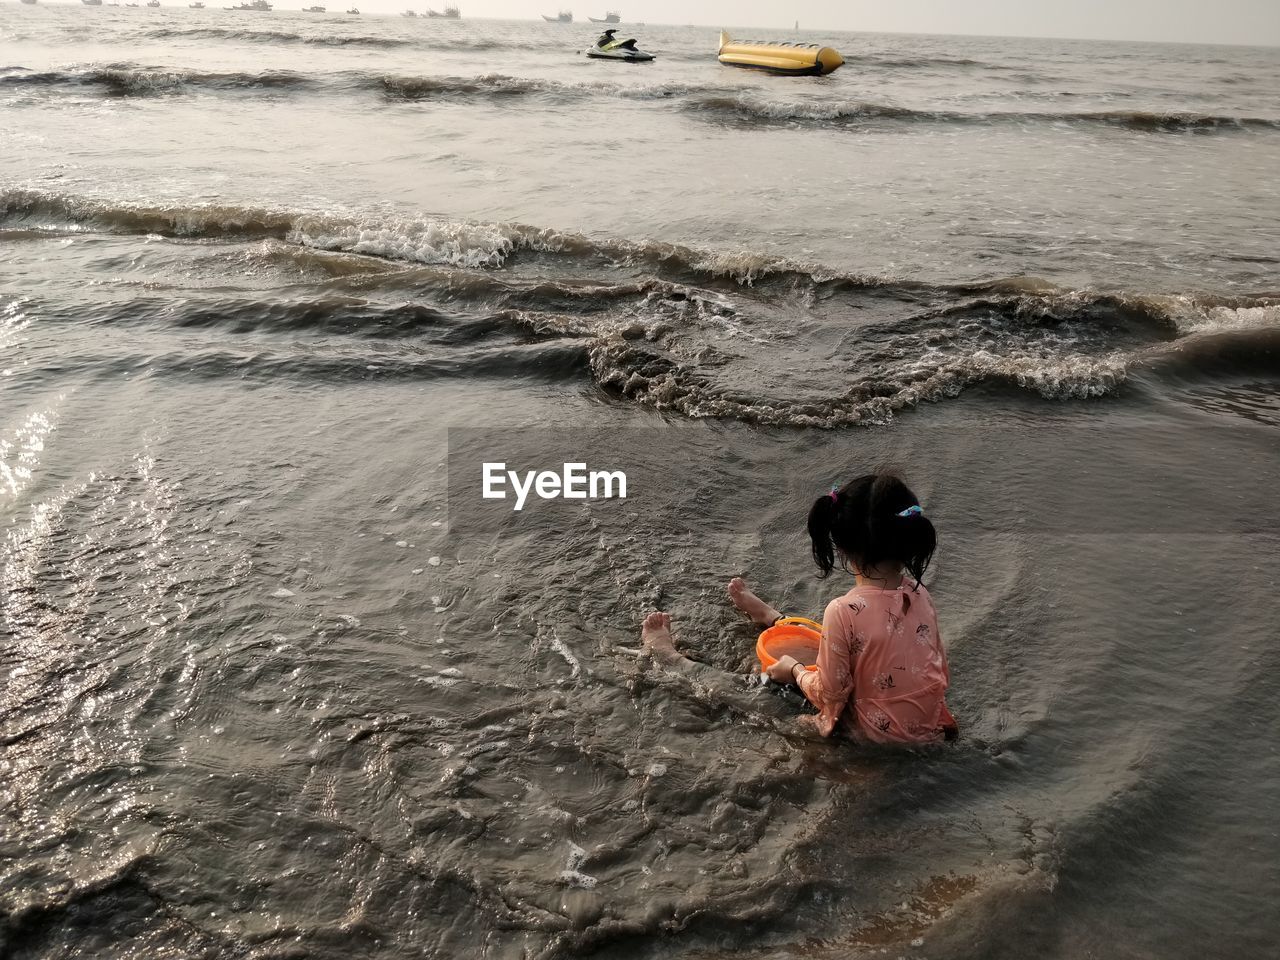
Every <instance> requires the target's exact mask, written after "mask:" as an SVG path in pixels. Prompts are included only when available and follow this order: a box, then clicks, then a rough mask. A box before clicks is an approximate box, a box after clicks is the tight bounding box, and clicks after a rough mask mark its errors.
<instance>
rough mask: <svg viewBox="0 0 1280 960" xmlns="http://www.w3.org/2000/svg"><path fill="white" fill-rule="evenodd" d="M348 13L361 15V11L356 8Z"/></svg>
mask: <svg viewBox="0 0 1280 960" xmlns="http://www.w3.org/2000/svg"><path fill="white" fill-rule="evenodd" d="M347 13H352V14H355V15H356V16H359V15H360V11H359V10H357V9H356V8H355V7H352V8H351V9H350V10H348V11H347Z"/></svg>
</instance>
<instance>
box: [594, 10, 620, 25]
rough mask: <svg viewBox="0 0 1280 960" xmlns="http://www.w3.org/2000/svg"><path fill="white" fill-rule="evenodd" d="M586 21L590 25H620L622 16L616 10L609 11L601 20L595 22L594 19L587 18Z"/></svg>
mask: <svg viewBox="0 0 1280 960" xmlns="http://www.w3.org/2000/svg"><path fill="white" fill-rule="evenodd" d="M587 19H588V20H590V21H591V22H592V23H621V22H622V14H620V13H619V12H618V11H617V10H610V11H609V12H608V13H606V14H605V15H604V19H603V20H597V19H596V18H595V17H587Z"/></svg>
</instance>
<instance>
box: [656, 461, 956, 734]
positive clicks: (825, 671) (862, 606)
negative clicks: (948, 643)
mask: <svg viewBox="0 0 1280 960" xmlns="http://www.w3.org/2000/svg"><path fill="white" fill-rule="evenodd" d="M809 538H810V539H811V540H812V541H813V559H814V560H815V562H816V563H817V564H818V569H819V571H820V574H819V575H820V576H822V577H826V576H828V575H829V574H830V573H831V572H832V570H834V569H835V566H836V559H837V557H838V558H839V560H840V564H841V566H842V568H844V569H845V570H848V571H850V572H851V573H853V575H854V584H853V586H852V587H851V588H850V589H849V590H848V592H847V593H845V594H844V595H843V596H840V597H837V598H836V599H835V600H832V601H831V602H830V603H829V604H827V609H826V612H825V613H824V614H823V618H822V640H821V643H820V645H819V648H818V669H817V670H816V671H809V670H805V669H804V666H805V665H804V664H802V663H800V662H799V661H797V660H796V659H795V658H794V657H789V656H788V657H783V658H782V659H781V660H779V661H778V662H777V663H775V664H774V665H773V666H771V667H770V668H769V670H768V676H769V679H771V680H774V681H777V682H778V683H794V684H796V685H797V686H798V687H799V688H800V690H801V691H802V692H803V693H804V695H805V696H806V697H807V698H808V699H809V701H810V702H811V703H812V704H813V705H814V706H815V707H817V708H818V710H819V714H818V716H817V718H816V722H817V727H818V731H819V732H820V733H821V734H822V735H823V736H824V737H827V736H830V735H831V733H832V732H833V731H834V730H835V729H836V727H837V726H839V727H840V728H841V729H842V730H844V731H845V732H846V733H848V734H850V735H852V736H854V737H856V738H859V739H863V740H869V741H872V742H876V743H888V744H909V745H918V744H926V743H937V742H939V741H941V740H944V739H947V740H951V739H954V738H955V737H956V735H957V732H958V731H957V728H956V722H955V720H954V719H953V718H952V716H951V712H950V711H949V710H948V709H947V704H946V701H945V700H944V699H943V694H945V693H946V690H947V685H948V683H949V679H950V674H949V672H948V669H947V653H946V649H945V648H944V647H943V645H942V637H941V636H940V635H939V633H938V615H937V613H936V612H935V611H934V609H933V601H932V600H931V599H930V597H929V591H927V590H926V589H925V588H924V585H923V584H922V583H921V582H920V581H921V579H922V578H923V577H924V572H925V570H926V569H927V568H928V566H929V561H930V560H931V559H932V558H933V551H934V548H935V547H936V545H937V535H936V534H935V533H934V529H933V524H932V523H930V522H929V519H928V518H927V517H926V516H925V515H924V511H923V510H922V509H921V507H920V501H919V500H918V499H917V498H916V496H915V494H913V493H912V492H911V490H910V489H909V488H908V487H907V485H906V484H905V483H903V482H902V481H901V480H900V479H898V478H897V477H895V476H893V475H891V474H868V475H867V476H864V477H858V478H857V479H856V480H853V481H851V482H850V483H848V484H846V485H845V486H844V488H843V489H839V490H837V489H835V488H834V487H833V488H832V490H831V492H830V493H829V494H826V495H824V496H822V497H819V498H818V499H817V501H816V502H815V503H814V505H813V508H812V509H811V510H810V511H809ZM850 568H852V569H850ZM908 575H909V576H908ZM729 598H730V599H731V600H732V601H733V604H734V606H736V607H737V608H738V609H739V610H741V611H742V612H743V613H745V614H747V616H749V617H751V619H752V620H753V621H755V622H756V623H757V624H759V625H760V626H761V627H770V626H772V625H773V624H774V623H776V622H777V621H778V620H780V619H781V618H782V614H781V613H780V612H779V611H777V610H775V609H774V608H773V607H771V606H769V604H767V603H765V602H764V601H763V600H761V599H760V598H759V597H757V596H756V595H755V594H754V593H752V592H751V591H750V590H748V589H747V585H746V584H745V583H743V581H742V580H741V579H736V578H735V579H734V580H732V581H731V582H730V583H729ZM670 628H671V618H670V617H669V616H667V615H666V614H665V613H653V614H650V615H649V616H648V617H647V618H646V619H645V622H644V630H643V633H642V638H643V641H644V645H645V648H646V649H648V650H649V651H650V652H651V653H653V654H654V656H655V657H657V658H658V659H660V660H663V661H664V662H666V663H668V664H678V663H679V662H681V661H683V662H686V663H687V662H688V661H685V659H684V658H683V657H681V656H680V654H678V653H677V652H676V650H675V647H674V645H673V643H672V640H671V631H670Z"/></svg>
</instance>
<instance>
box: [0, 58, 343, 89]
mask: <svg viewBox="0 0 1280 960" xmlns="http://www.w3.org/2000/svg"><path fill="white" fill-rule="evenodd" d="M317 84H318V81H316V80H313V79H312V78H309V77H306V76H304V75H302V74H299V73H294V72H293V71H290V70H264V71H260V72H245V71H229V72H225V73H219V72H208V71H194V70H164V69H150V68H146V67H136V66H131V65H128V64H110V65H107V66H103V67H92V68H87V69H82V70H51V71H42V72H36V71H28V70H23V71H21V72H14V68H9V71H0V89H4V88H10V89H27V88H42V87H43V88H69V89H73V90H85V89H90V90H97V91H99V92H101V93H102V94H103V95H105V96H118V97H126V96H154V95H159V94H167V93H184V92H189V91H194V90H251V89H252V90H301V89H305V88H308V87H314V86H317Z"/></svg>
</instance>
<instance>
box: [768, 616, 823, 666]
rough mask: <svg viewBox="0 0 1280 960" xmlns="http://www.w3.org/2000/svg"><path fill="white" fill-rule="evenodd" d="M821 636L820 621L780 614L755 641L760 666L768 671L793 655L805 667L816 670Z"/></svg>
mask: <svg viewBox="0 0 1280 960" xmlns="http://www.w3.org/2000/svg"><path fill="white" fill-rule="evenodd" d="M821 639H822V624H820V623H815V622H814V621H812V620H810V619H808V618H807V617H783V618H782V619H781V620H779V621H778V622H777V623H775V624H774V625H773V626H772V627H770V628H769V629H768V630H766V631H765V632H764V633H762V634H760V639H759V640H757V641H756V656H757V657H759V658H760V669H761V670H762V671H764V670H768V669H769V668H770V667H771V666H773V665H774V664H775V663H777V662H778V661H779V660H781V659H782V658H783V657H795V658H796V659H797V660H799V661H800V662H801V663H803V664H804V665H805V666H804V668H805V669H806V670H817V669H818V642H819V641H820V640H821Z"/></svg>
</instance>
